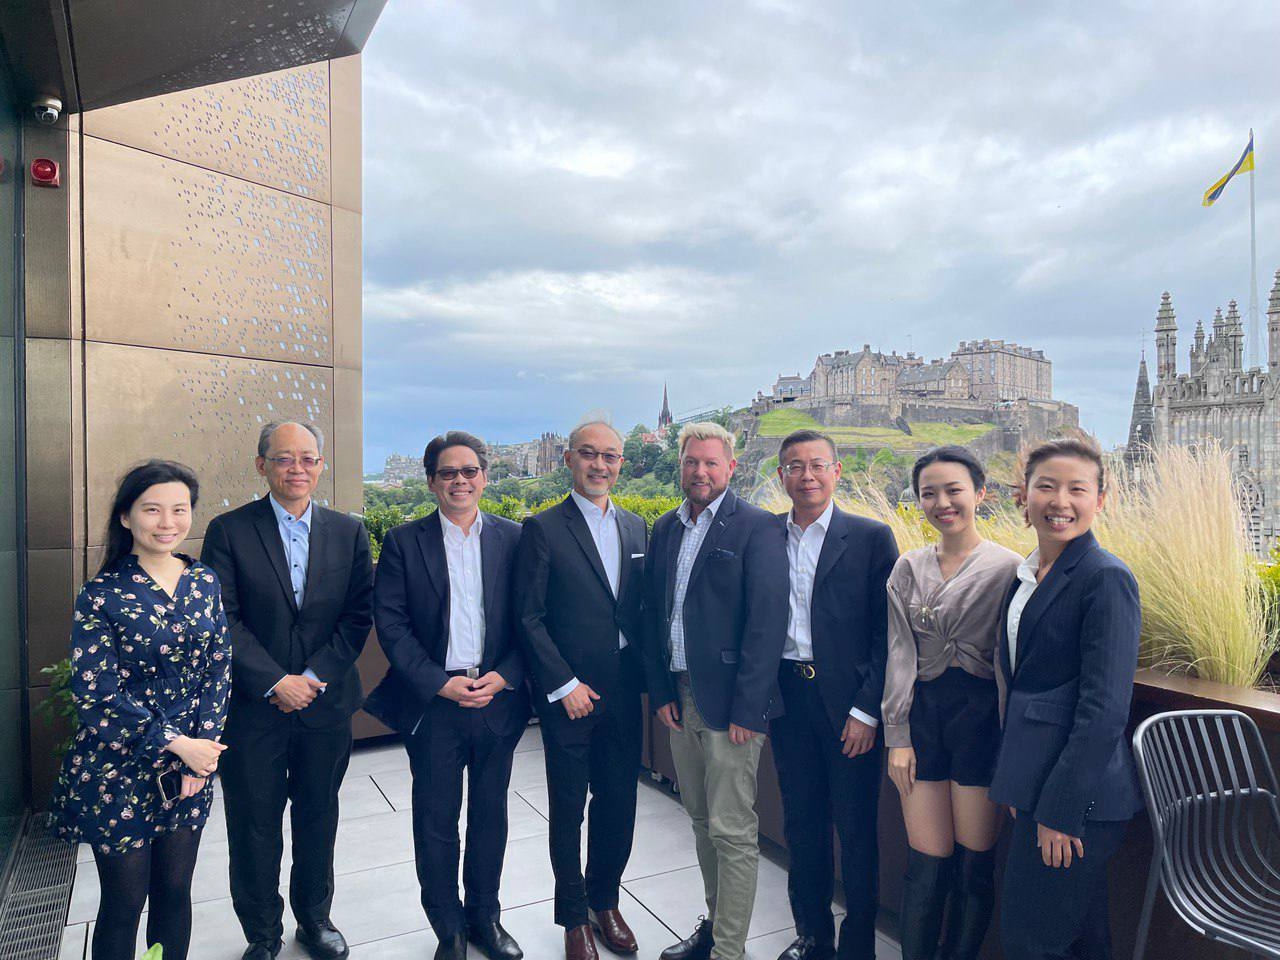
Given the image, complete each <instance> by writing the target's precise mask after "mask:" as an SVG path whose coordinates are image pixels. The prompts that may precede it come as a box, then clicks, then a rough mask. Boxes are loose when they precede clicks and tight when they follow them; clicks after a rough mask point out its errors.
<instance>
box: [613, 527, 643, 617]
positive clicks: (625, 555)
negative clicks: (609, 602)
mask: <svg viewBox="0 0 1280 960" xmlns="http://www.w3.org/2000/svg"><path fill="white" fill-rule="evenodd" d="M627 520H629V518H628V517H625V516H624V515H623V513H622V511H618V544H619V546H620V547H621V549H620V550H619V551H618V553H619V554H621V556H620V557H619V558H618V559H619V561H620V564H621V569H619V570H618V599H622V595H623V594H624V593H626V590H627V580H629V579H630V577H631V555H632V554H634V553H640V552H641V547H642V544H640V543H638V542H637V539H636V537H634V536H632V534H631V531H632V529H633V527H632V524H631V523H629V522H624V521H627Z"/></svg>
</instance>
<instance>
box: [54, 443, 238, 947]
mask: <svg viewBox="0 0 1280 960" xmlns="http://www.w3.org/2000/svg"><path fill="white" fill-rule="evenodd" d="M197 494H198V484H197V482H196V477H195V474H194V473H192V472H191V470H190V469H189V468H188V467H185V466H183V465H182V464H179V463H172V462H168V461H162V460H150V461H148V462H146V463H144V464H142V465H141V466H138V467H135V468H134V469H133V470H131V471H129V473H128V474H126V476H125V477H124V479H123V480H122V481H121V482H120V487H119V489H118V490H117V491H116V496H115V500H114V502H113V503H112V507H111V519H110V521H109V524H108V528H107V547H106V557H105V559H104V560H103V563H102V568H101V569H100V570H99V571H98V574H97V576H95V577H93V578H92V579H91V580H89V581H88V582H87V583H86V584H85V585H84V587H83V588H82V589H81V591H80V595H79V596H78V597H77V598H76V605H75V616H74V622H73V624H72V630H71V678H70V689H71V694H72V696H73V697H74V699H75V704H76V712H77V714H78V717H79V721H80V726H79V729H78V730H77V731H76V734H75V738H74V740H73V741H72V744H71V747H70V749H68V751H67V754H66V756H65V757H64V758H63V763H62V772H61V775H60V776H59V778H58V783H57V786H56V787H55V788H54V795H53V827H54V830H55V831H56V832H57V833H58V834H59V835H60V836H62V837H63V838H65V839H66V840H68V841H71V842H73V843H87V844H89V845H90V847H92V849H93V856H94V859H95V860H96V861H97V866H98V876H99V880H100V886H101V900H100V904H99V907H98V921H97V924H96V926H95V928H94V933H93V951H92V956H93V960H127V958H128V960H131V958H132V957H134V955H135V952H134V944H135V941H136V938H137V930H138V921H139V918H140V916H141V914H142V909H143V905H144V903H145V902H146V901H147V899H148V898H150V911H149V914H148V919H147V943H148V944H154V943H160V944H162V945H163V947H164V956H165V960H184V958H185V957H186V955H187V946H188V942H189V941H190V937H191V875H192V872H193V870H194V868H195V860H196V851H197V849H198V848H199V845H200V834H201V830H202V828H203V827H204V823H205V820H206V818H207V817H208V815H209V805H210V802H211V795H212V790H211V789H210V787H209V783H208V777H209V776H210V775H211V774H213V772H214V771H215V770H216V769H217V766H218V756H219V754H220V753H221V752H222V750H223V749H225V748H224V747H223V745H222V744H221V743H219V742H218V741H219V738H220V737H221V735H222V727H223V723H224V721H225V719H226V709H227V694H228V692H229V690H230V686H231V647H230V643H229V640H228V637H227V625H226V618H225V617H224V616H223V612H222V599H221V595H220V592H219V588H218V580H217V577H215V576H214V573H213V571H212V570H210V569H209V568H208V567H205V566H204V565H203V564H201V563H200V562H199V561H198V560H193V559H192V558H191V557H188V556H186V555H185V554H181V553H177V552H175V551H176V550H177V547H178V545H179V544H180V543H181V542H182V540H183V538H184V537H185V536H186V535H187V533H188V531H189V530H190V529H191V511H192V509H193V508H194V507H195V504H196V498H197Z"/></svg>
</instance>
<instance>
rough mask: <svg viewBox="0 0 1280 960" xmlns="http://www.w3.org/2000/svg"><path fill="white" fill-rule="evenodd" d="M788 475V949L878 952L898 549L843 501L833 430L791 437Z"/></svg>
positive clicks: (855, 956) (783, 768) (782, 677)
mask: <svg viewBox="0 0 1280 960" xmlns="http://www.w3.org/2000/svg"><path fill="white" fill-rule="evenodd" d="M778 477H779V479H781V480H782V485H783V487H784V488H785V489H786V492H787V496H788V497H790V499H791V504H792V506H791V510H790V511H789V512H788V513H784V514H780V515H779V518H778V522H779V523H780V524H781V525H782V526H783V527H784V528H785V531H786V537H787V557H788V560H789V565H790V588H791V596H790V600H789V604H788V618H787V639H786V644H785V645H784V647H783V649H782V664H781V667H780V669H779V671H778V686H779V688H780V689H781V691H782V701H783V705H784V711H783V714H782V715H781V716H779V717H775V718H773V719H771V720H770V722H769V737H770V739H771V740H772V742H773V762H774V765H775V766H776V768H777V771H778V786H779V788H780V789H781V792H782V812H783V830H784V832H785V834H786V838H787V849H788V851H789V852H790V854H791V868H790V873H789V874H788V878H787V893H788V896H789V898H790V900H791V913H792V916H793V917H794V918H795V921H796V934H797V937H796V939H795V942H793V943H792V944H791V945H790V946H789V947H787V949H786V950H784V951H783V952H782V955H781V956H780V957H779V958H778V960H830V958H832V957H839V958H840V960H874V958H875V920H876V899H877V898H876V877H877V874H878V870H879V865H878V860H877V846H876V811H877V798H878V796H879V793H880V768H881V759H880V754H881V750H880V738H879V735H878V731H877V728H878V726H879V717H880V698H881V695H882V694H883V692H884V670H885V660H886V658H887V655H888V602H887V594H886V592H885V590H886V588H885V582H886V581H887V580H888V577H889V573H890V571H891V570H892V569H893V565H894V562H895V561H896V560H897V559H898V549H897V545H896V544H895V543H894V540H893V534H892V533H891V532H890V530H889V528H888V527H887V526H885V525H884V524H883V523H877V522H876V521H874V520H867V519H864V518H862V517H853V516H850V515H849V514H847V513H845V512H844V511H842V510H841V509H840V508H839V507H837V506H836V505H835V503H834V501H833V500H832V497H833V495H834V494H835V488H836V481H837V480H838V479H839V478H840V461H839V459H838V458H837V457H836V447H835V444H834V443H833V442H832V440H831V438H830V437H828V436H826V434H823V433H819V432H817V431H815V430H797V431H796V432H795V433H792V434H791V435H790V436H788V437H787V438H786V439H785V440H783V441H782V447H781V448H780V449H779V451H778ZM833 821H834V828H835V832H836V833H837V834H838V835H839V837H840V873H841V878H842V880H843V885H844V895H845V905H846V908H847V911H848V912H847V913H846V914H845V917H844V919H843V920H842V921H841V923H840V949H839V953H837V952H836V939H835V924H834V922H833V920H832V918H831V896H832V892H833V886H834V883H835V877H834V868H833V851H832V841H831V836H832V827H833Z"/></svg>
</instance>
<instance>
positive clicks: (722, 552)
mask: <svg viewBox="0 0 1280 960" xmlns="http://www.w3.org/2000/svg"><path fill="white" fill-rule="evenodd" d="M679 444H680V485H681V487H682V488H683V490H684V495H685V500H684V503H682V504H681V505H680V507H679V508H678V509H676V510H672V511H670V512H669V513H665V514H663V515H662V516H661V517H659V518H658V521H657V522H656V523H655V524H654V527H653V538H652V542H651V543H650V547H649V557H648V561H647V563H646V565H645V617H646V621H647V626H648V629H647V631H646V654H647V655H646V658H645V665H646V669H647V671H648V673H649V697H650V705H651V706H652V707H654V708H656V709H657V711H658V716H659V718H660V719H661V720H662V722H663V723H664V724H665V725H666V726H667V727H669V728H670V730H671V755H672V759H673V760H674V761H675V767H676V777H677V779H678V781H679V784H680V799H681V802H682V803H683V804H684V808H685V810H686V811H688V813H689V818H690V820H691V821H692V825H693V834H694V839H695V841H696V843H697V848H698V864H699V866H700V867H701V868H702V882H703V887H704V890H705V893H706V899H707V913H708V915H709V917H710V918H711V919H710V920H703V921H701V922H700V923H699V924H698V927H697V929H696V930H695V931H694V932H693V934H692V935H691V936H690V937H688V938H687V939H685V940H682V941H681V942H680V943H677V944H675V945H673V946H671V947H668V948H667V949H666V950H664V951H663V952H662V955H661V956H662V960H705V958H707V957H715V958H716V960H742V956H743V951H744V946H745V943H746V938H747V928H748V926H749V925H750V923H751V911H752V907H753V906H754V902H755V893H756V875H757V869H758V866H759V857H760V850H759V821H758V819H757V817H756V812H755V801H756V770H757V768H758V766H759V764H760V751H761V749H762V747H763V744H764V736H763V734H764V733H765V732H766V730H767V729H768V722H769V719H770V717H772V716H774V715H776V714H777V713H778V712H779V710H780V709H781V706H782V704H781V699H780V696H779V694H778V661H779V659H780V658H781V656H782V642H783V639H784V638H785V636H786V630H787V549H786V540H785V538H784V537H783V534H782V530H781V528H780V527H779V526H778V523H777V520H776V518H775V517H774V516H773V515H772V514H770V513H766V512H765V511H763V510H761V509H759V508H758V507H754V506H752V505H751V504H748V503H745V502H743V501H741V500H739V499H738V498H737V497H736V496H735V495H734V494H733V491H731V490H729V479H730V477H732V476H733V468H734V466H735V465H736V461H735V460H734V457H733V435H732V434H731V433H729V432H728V431H727V430H725V429H724V428H723V427H721V426H720V425H719V424H715V423H691V424H686V425H685V426H684V428H683V429H681V431H680V438H679Z"/></svg>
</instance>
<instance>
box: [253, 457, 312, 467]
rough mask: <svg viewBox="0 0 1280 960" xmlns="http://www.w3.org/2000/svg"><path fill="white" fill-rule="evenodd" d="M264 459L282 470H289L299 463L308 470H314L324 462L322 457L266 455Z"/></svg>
mask: <svg viewBox="0 0 1280 960" xmlns="http://www.w3.org/2000/svg"><path fill="white" fill-rule="evenodd" d="M265 459H266V461H267V462H268V463H274V464H275V465H276V466H277V467H280V468H281V469H283V470H291V469H293V467H294V466H295V465H297V464H299V463H300V464H302V465H303V466H304V467H305V468H306V469H308V470H314V469H315V468H316V467H318V466H320V464H322V463H324V457H266V458H265Z"/></svg>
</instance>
